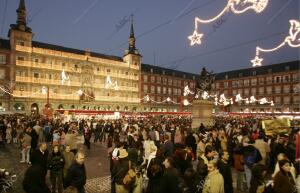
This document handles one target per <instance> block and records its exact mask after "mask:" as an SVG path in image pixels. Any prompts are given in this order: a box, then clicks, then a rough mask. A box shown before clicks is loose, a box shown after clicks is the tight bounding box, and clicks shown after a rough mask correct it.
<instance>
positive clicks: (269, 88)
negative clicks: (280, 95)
mask: <svg viewBox="0 0 300 193" xmlns="http://www.w3.org/2000/svg"><path fill="white" fill-rule="evenodd" d="M267 94H272V87H271V86H268V87H267Z"/></svg>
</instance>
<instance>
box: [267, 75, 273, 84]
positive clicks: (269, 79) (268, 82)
mask: <svg viewBox="0 0 300 193" xmlns="http://www.w3.org/2000/svg"><path fill="white" fill-rule="evenodd" d="M270 83H272V76H268V77H267V84H270Z"/></svg>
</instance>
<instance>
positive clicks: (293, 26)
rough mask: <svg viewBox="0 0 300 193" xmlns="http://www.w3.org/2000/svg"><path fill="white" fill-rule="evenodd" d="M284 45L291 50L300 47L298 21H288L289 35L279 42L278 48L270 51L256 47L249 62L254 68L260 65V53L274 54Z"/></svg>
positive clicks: (261, 59) (299, 25) (299, 22)
mask: <svg viewBox="0 0 300 193" xmlns="http://www.w3.org/2000/svg"><path fill="white" fill-rule="evenodd" d="M286 44H288V45H289V46H290V47H292V48H297V47H300V21H298V20H290V29H289V35H288V36H287V37H285V39H284V41H283V42H281V43H280V44H279V45H278V46H276V47H274V48H271V49H263V48H261V47H258V46H257V47H256V54H255V57H254V59H252V60H251V63H252V66H253V67H256V66H261V65H262V61H263V58H260V57H259V54H260V52H274V51H276V50H278V49H280V48H281V47H283V46H285V45H286Z"/></svg>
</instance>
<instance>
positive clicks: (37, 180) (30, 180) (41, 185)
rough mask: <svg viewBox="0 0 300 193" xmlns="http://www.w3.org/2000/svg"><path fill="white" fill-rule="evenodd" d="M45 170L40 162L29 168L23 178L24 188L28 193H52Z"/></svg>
mask: <svg viewBox="0 0 300 193" xmlns="http://www.w3.org/2000/svg"><path fill="white" fill-rule="evenodd" d="M43 170H44V169H43V168H42V167H41V165H39V164H34V165H32V166H30V167H29V168H28V169H27V171H26V172H25V175H24V180H23V189H24V190H25V192H26V193H50V189H49V188H48V186H47V185H46V179H45V174H44V171H43Z"/></svg>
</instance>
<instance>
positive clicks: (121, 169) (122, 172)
mask: <svg viewBox="0 0 300 193" xmlns="http://www.w3.org/2000/svg"><path fill="white" fill-rule="evenodd" d="M128 170H129V161H128V153H127V151H126V149H120V150H119V156H118V161H117V162H115V164H114V166H113V169H112V172H111V175H112V180H113V181H114V183H115V189H116V193H128V192H129V190H128V189H126V187H125V186H124V184H123V178H124V177H125V176H126V174H127V172H128Z"/></svg>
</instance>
